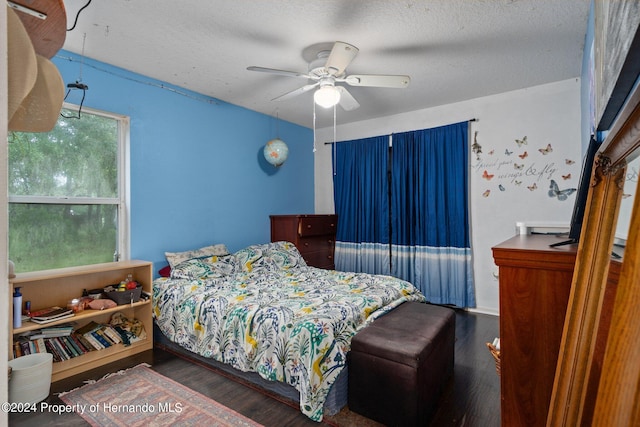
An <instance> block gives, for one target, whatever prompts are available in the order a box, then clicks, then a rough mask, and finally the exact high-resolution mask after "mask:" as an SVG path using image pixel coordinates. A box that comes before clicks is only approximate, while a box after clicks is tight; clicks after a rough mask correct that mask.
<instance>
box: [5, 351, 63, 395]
mask: <svg viewBox="0 0 640 427" xmlns="http://www.w3.org/2000/svg"><path fill="white" fill-rule="evenodd" d="M9 367H10V368H11V379H10V380H9V402H10V403H38V402H40V401H42V400H44V399H46V398H47V397H48V396H49V390H50V389H51V371H52V369H53V355H51V354H49V353H36V354H28V355H26V356H21V357H18V358H16V359H13V360H10V361H9Z"/></svg>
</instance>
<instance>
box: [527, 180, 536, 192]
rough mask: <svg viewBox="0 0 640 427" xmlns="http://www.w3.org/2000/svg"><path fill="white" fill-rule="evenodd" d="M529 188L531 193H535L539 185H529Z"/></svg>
mask: <svg viewBox="0 0 640 427" xmlns="http://www.w3.org/2000/svg"><path fill="white" fill-rule="evenodd" d="M527 188H528V189H529V191H534V190H537V189H538V184H536V183H535V182H534V183H533V184H532V185H527Z"/></svg>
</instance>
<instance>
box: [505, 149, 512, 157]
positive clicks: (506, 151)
mask: <svg viewBox="0 0 640 427" xmlns="http://www.w3.org/2000/svg"><path fill="white" fill-rule="evenodd" d="M504 154H506V155H507V156H510V155H512V154H513V151H509V149H508V148H505V149H504Z"/></svg>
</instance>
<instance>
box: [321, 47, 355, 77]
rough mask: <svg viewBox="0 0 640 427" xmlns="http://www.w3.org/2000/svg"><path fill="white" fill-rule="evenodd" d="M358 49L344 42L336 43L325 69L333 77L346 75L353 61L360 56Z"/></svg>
mask: <svg viewBox="0 0 640 427" xmlns="http://www.w3.org/2000/svg"><path fill="white" fill-rule="evenodd" d="M358 52H359V50H358V48H357V47H355V46H353V45H350V44H348V43H344V42H335V43H334V45H333V48H332V49H331V53H330V54H329V57H328V58H327V63H326V64H325V68H326V69H327V70H328V71H329V74H331V75H332V76H340V75H342V73H344V70H345V69H346V68H347V66H348V65H349V64H351V61H353V59H354V58H355V57H356V55H358Z"/></svg>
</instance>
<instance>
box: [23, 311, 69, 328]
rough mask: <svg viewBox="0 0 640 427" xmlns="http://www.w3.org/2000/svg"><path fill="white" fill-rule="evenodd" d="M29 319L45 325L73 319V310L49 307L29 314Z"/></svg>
mask: <svg viewBox="0 0 640 427" xmlns="http://www.w3.org/2000/svg"><path fill="white" fill-rule="evenodd" d="M29 317H30V318H31V321H32V322H35V323H40V324H44V323H50V322H55V321H58V320H62V319H66V318H69V317H73V310H71V309H70V308H62V307H49V308H43V309H42V310H38V311H33V312H31V313H30V314H29Z"/></svg>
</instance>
